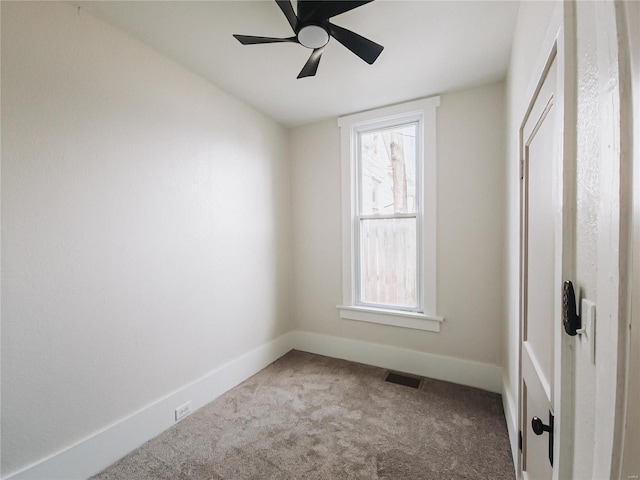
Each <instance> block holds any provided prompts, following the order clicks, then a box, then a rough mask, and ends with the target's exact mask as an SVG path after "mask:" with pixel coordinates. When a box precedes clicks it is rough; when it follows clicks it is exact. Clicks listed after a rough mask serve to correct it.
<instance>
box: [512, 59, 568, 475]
mask: <svg viewBox="0 0 640 480" xmlns="http://www.w3.org/2000/svg"><path fill="white" fill-rule="evenodd" d="M556 73H557V72H556V62H555V60H554V61H553V62H552V63H551V65H550V67H549V68H548V70H547V72H546V75H545V77H544V80H543V83H542V86H541V88H540V89H539V91H538V92H536V94H535V96H534V99H533V106H532V108H531V110H530V112H529V114H528V117H527V118H526V121H525V122H524V125H523V130H522V134H523V136H522V140H523V149H522V155H523V158H522V160H523V171H522V191H523V211H522V215H523V225H522V227H523V228H522V268H523V273H522V344H521V354H522V356H521V358H522V360H521V361H522V364H521V365H522V366H521V368H522V370H521V372H522V398H521V402H522V404H521V406H520V410H521V415H522V417H521V425H522V436H523V439H522V446H523V448H522V455H523V458H522V468H523V475H524V477H525V478H530V479H536V480H538V479H541V480H542V479H550V478H552V476H553V467H552V465H551V462H550V459H549V445H550V443H549V442H550V438H551V435H552V434H553V431H551V432H547V431H543V432H542V433H541V434H540V435H537V434H536V433H535V432H534V430H533V428H532V426H531V421H532V418H533V417H539V419H540V420H541V421H542V422H543V423H544V424H545V425H549V414H550V412H552V409H553V407H552V405H553V385H554V318H555V316H554V299H555V293H556V292H555V290H554V289H555V285H556V284H557V282H556V278H555V275H556V273H555V272H556V271H557V269H556V268H555V264H556V262H557V261H558V258H557V256H556V228H557V225H556V223H555V220H556V215H555V211H556V209H557V208H559V205H560V204H559V202H558V201H557V195H556V193H555V192H556V184H555V183H554V182H555V181H557V179H554V172H556V171H557V169H556V168H555V167H554V165H555V162H556V161H557V160H556V156H557V155H556V152H557V149H556V148H555V142H556V139H557V138H558V132H557V129H558V122H557V121H556V109H555V108H554V100H555V88H556ZM552 430H553V429H552Z"/></svg>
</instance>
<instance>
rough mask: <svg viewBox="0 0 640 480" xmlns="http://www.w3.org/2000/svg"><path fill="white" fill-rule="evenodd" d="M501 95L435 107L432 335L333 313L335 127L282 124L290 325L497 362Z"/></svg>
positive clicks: (480, 93) (337, 248)
mask: <svg viewBox="0 0 640 480" xmlns="http://www.w3.org/2000/svg"><path fill="white" fill-rule="evenodd" d="M503 98H504V89H503V84H502V83H494V84H491V85H487V86H484V87H479V88H474V89H469V90H464V91H460V92H455V93H449V94H444V95H442V96H441V106H440V107H439V108H438V109H437V122H438V123H437V155H438V160H437V161H438V166H437V169H438V173H437V188H438V191H437V195H438V206H437V208H438V214H437V229H438V235H437V242H438V246H437V248H438V254H437V257H438V259H437V261H438V279H437V282H438V299H437V303H438V311H437V314H438V315H441V316H444V317H445V322H444V323H443V325H442V331H441V332H440V333H433V332H424V331H418V330H410V329H404V328H399V327H391V326H384V325H375V324H368V323H362V322H356V321H350V320H343V319H340V318H339V316H338V311H337V309H336V305H338V304H340V303H341V302H342V298H341V295H342V258H341V252H342V246H341V239H342V236H341V198H340V197H341V183H340V134H339V133H340V132H339V130H338V126H337V121H336V119H331V120H327V121H324V122H319V123H315V124H311V125H307V126H303V127H298V128H295V129H292V130H291V135H290V148H291V180H292V198H293V199H294V202H293V205H292V209H293V217H292V218H293V220H292V225H293V227H292V228H293V244H294V256H293V303H292V316H293V319H294V321H295V322H296V327H297V328H298V329H300V330H303V331H309V332H315V333H322V334H327V335H335V336H341V337H346V338H350V339H357V340H362V341H366V342H373V343H379V344H383V345H390V346H398V347H402V348H406V349H411V350H416V351H420V352H428V353H432V354H439V355H446V356H452V357H457V358H462V359H467V360H471V361H476V362H482V363H487V364H493V365H500V364H501V362H502V350H501V341H500V338H501V327H502V324H503V310H502V306H503V298H502V292H503V289H504V286H503V275H502V272H503V268H502V249H503V238H504V225H503V211H504V201H505V198H504V195H503V191H504V190H503V184H504V169H503V160H502V159H503V155H504V151H503V145H504V142H503V129H504V117H503ZM345 113H349V112H345Z"/></svg>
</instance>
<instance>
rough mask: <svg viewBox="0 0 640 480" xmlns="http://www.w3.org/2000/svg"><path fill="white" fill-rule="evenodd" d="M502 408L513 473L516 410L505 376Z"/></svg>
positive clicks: (515, 456) (515, 460)
mask: <svg viewBox="0 0 640 480" xmlns="http://www.w3.org/2000/svg"><path fill="white" fill-rule="evenodd" d="M502 408H503V410H504V417H505V420H506V421H507V431H508V432H509V442H510V443H511V455H512V456H513V466H514V468H515V471H514V474H515V475H516V477H515V478H517V474H516V471H517V469H518V452H519V450H520V449H519V446H518V445H519V440H518V422H517V419H518V410H517V409H516V403H515V401H514V399H513V395H511V390H510V389H509V385H508V383H507V381H506V378H504V377H503V379H502Z"/></svg>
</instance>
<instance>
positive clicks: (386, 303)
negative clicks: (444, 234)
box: [338, 97, 443, 332]
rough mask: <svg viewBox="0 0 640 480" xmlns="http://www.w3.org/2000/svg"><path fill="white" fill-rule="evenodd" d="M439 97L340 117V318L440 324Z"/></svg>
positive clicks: (428, 326)
mask: <svg viewBox="0 0 640 480" xmlns="http://www.w3.org/2000/svg"><path fill="white" fill-rule="evenodd" d="M439 104H440V98H439V97H433V98H428V99H425V100H418V101H415V102H410V103H404V104H401V105H394V106H391V107H385V108H381V109H377V110H372V111H369V112H364V113H358V114H354V115H349V116H345V117H341V118H339V119H338V125H339V126H340V131H341V142H342V143H341V144H342V190H343V192H342V193H343V197H342V198H343V304H342V305H339V306H338V308H339V310H340V316H341V318H345V319H350V320H360V321H366V322H373V323H383V324H387V325H395V326H399V327H407V328H415V329H419V330H430V331H436V332H437V331H440V323H441V322H442V321H443V319H442V318H441V317H438V316H437V315H436V244H435V243H436V210H435V209H436V190H435V189H436V144H435V142H436V108H437V107H438V105H439Z"/></svg>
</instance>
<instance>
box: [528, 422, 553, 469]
mask: <svg viewBox="0 0 640 480" xmlns="http://www.w3.org/2000/svg"><path fill="white" fill-rule="evenodd" d="M531 428H532V429H533V433H535V434H536V435H542V434H543V433H544V432H549V463H551V466H552V467H553V414H552V413H551V410H549V425H545V424H544V423H542V420H540V419H539V418H538V417H533V418H532V419H531Z"/></svg>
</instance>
